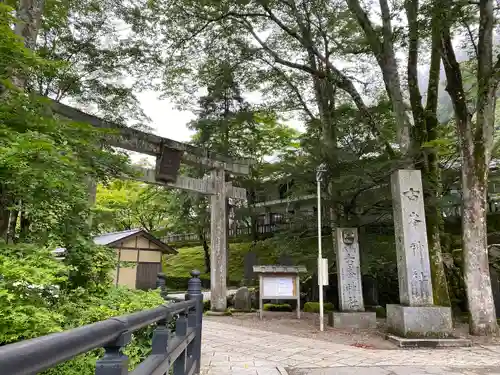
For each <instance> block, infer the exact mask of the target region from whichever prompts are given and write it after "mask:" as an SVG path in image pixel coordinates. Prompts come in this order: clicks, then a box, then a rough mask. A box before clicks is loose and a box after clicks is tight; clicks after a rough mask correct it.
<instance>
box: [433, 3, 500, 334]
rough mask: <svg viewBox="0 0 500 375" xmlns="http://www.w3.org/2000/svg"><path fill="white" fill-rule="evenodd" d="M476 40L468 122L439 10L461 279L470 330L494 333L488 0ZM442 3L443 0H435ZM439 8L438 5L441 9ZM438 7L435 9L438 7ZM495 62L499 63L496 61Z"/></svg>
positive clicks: (455, 63) (490, 24) (482, 9)
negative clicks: (456, 183) (455, 149)
mask: <svg viewBox="0 0 500 375" xmlns="http://www.w3.org/2000/svg"><path fill="white" fill-rule="evenodd" d="M479 3H480V28H479V41H478V76H477V83H478V99H477V104H476V110H477V118H476V123H475V124H474V122H473V119H472V115H471V113H470V112H469V110H468V108H467V102H466V94H465V90H464V85H463V79H462V72H461V70H460V65H459V63H458V61H457V58H456V55H455V51H454V49H453V44H452V35H451V32H450V25H451V24H452V21H453V20H450V19H449V18H447V17H449V14H448V13H446V12H442V14H441V19H442V23H443V27H442V30H441V48H442V61H443V65H444V68H445V73H446V78H447V81H448V82H447V86H446V90H447V91H448V93H449V94H450V97H451V99H452V103H453V108H454V110H455V124H456V127H457V133H458V138H459V144H460V154H461V159H462V160H461V161H462V193H463V198H462V249H463V258H464V261H463V264H464V280H465V284H466V289H467V302H468V306H469V312H470V327H469V328H470V332H471V334H475V335H488V334H493V333H497V332H498V325H497V321H496V312H495V304H494V302H493V293H492V291H491V279H490V271H489V264H488V248H487V226H486V199H487V193H488V190H487V189H488V172H489V153H490V149H489V147H490V145H491V144H492V136H493V131H492V128H493V125H494V108H495V104H494V103H495V92H496V87H497V85H498V78H497V77H494V76H493V74H492V72H493V69H492V61H491V60H492V29H493V21H492V18H493V1H492V0H481V1H480V2H479ZM441 4H443V5H444V1H441ZM443 8H444V7H443ZM438 9H440V7H438ZM497 65H500V62H497Z"/></svg>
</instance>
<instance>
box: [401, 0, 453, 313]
mask: <svg viewBox="0 0 500 375" xmlns="http://www.w3.org/2000/svg"><path fill="white" fill-rule="evenodd" d="M406 8H407V14H408V19H409V24H410V28H411V29H412V31H414V32H415V36H414V37H413V38H411V39H416V40H417V41H418V22H417V14H418V1H417V0H413V1H407V3H406ZM410 20H411V21H410ZM439 22H440V19H439V17H438V14H437V13H435V14H433V18H432V43H431V59H430V60H431V61H430V69H429V84H428V87H427V104H426V108H425V111H424V109H423V108H422V107H421V105H420V103H421V97H420V94H418V95H416V96H418V98H415V99H417V100H418V103H412V109H414V116H418V117H420V118H421V119H419V121H415V125H416V126H415V128H417V124H418V125H419V126H422V129H421V134H419V135H418V136H417V137H415V138H416V141H417V142H418V141H420V142H421V143H420V144H419V156H420V159H421V160H422V164H423V168H422V176H423V186H424V202H425V213H426V223H427V241H428V244H429V259H430V268H431V278H432V290H433V295H434V304H436V305H438V306H451V301H450V294H449V290H448V282H447V279H446V272H445V268H444V263H443V256H442V246H441V233H442V231H443V229H444V228H443V218H442V214H441V210H440V204H439V198H440V196H441V194H442V188H441V171H440V169H439V165H438V161H439V156H438V154H437V150H436V149H434V148H430V147H425V148H422V146H423V145H424V142H433V141H435V140H436V139H437V138H438V131H437V130H438V126H439V124H438V120H437V106H438V90H439V75H440V65H441V50H440V40H441V39H440V26H439ZM412 49H414V50H415V56H414V59H413V63H412V65H413V66H414V73H413V74H410V72H409V74H408V75H409V76H410V75H412V76H413V79H412V80H413V81H414V82H413V85H415V86H414V90H416V91H418V81H417V77H418V74H417V63H418V59H417V53H418V43H415V44H414V46H413V48H412ZM415 109H416V110H415Z"/></svg>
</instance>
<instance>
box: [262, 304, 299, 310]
mask: <svg viewBox="0 0 500 375" xmlns="http://www.w3.org/2000/svg"><path fill="white" fill-rule="evenodd" d="M263 309H264V311H287V312H291V311H293V310H292V306H290V305H289V304H288V303H265V304H264V306H263Z"/></svg>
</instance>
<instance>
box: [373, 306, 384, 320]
mask: <svg viewBox="0 0 500 375" xmlns="http://www.w3.org/2000/svg"><path fill="white" fill-rule="evenodd" d="M375 313H376V314H377V318H385V317H386V316H387V314H386V312H385V308H384V307H383V306H376V307H375Z"/></svg>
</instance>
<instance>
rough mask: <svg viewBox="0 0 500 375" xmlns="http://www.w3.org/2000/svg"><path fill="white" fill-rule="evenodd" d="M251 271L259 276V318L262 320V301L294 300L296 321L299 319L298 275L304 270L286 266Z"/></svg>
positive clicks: (265, 267) (258, 268)
mask: <svg viewBox="0 0 500 375" xmlns="http://www.w3.org/2000/svg"><path fill="white" fill-rule="evenodd" d="M253 271H254V272H255V273H257V274H259V317H260V319H262V318H263V315H264V309H263V301H264V300H268V299H271V300H273V299H275V300H296V301H297V319H300V277H299V273H304V272H306V268H305V267H303V266H299V267H288V266H274V265H270V266H269V265H268V266H254V267H253Z"/></svg>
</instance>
